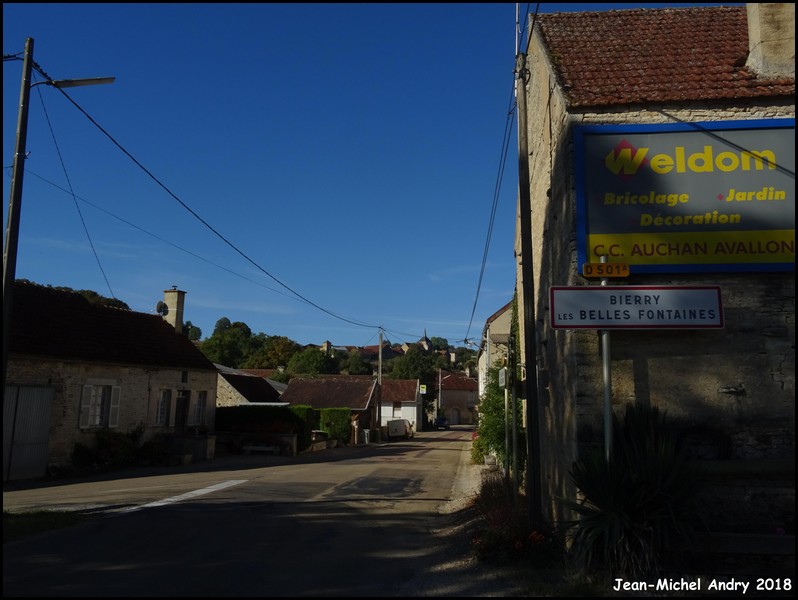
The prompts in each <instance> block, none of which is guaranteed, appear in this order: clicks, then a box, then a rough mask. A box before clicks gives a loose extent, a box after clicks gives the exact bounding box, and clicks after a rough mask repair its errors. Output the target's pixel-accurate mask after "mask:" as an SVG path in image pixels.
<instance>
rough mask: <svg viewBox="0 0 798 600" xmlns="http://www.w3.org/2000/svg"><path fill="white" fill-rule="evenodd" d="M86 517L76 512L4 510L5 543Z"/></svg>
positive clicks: (72, 523) (74, 522) (68, 524)
mask: <svg viewBox="0 0 798 600" xmlns="http://www.w3.org/2000/svg"><path fill="white" fill-rule="evenodd" d="M84 518H85V517H84V516H83V515H81V514H78V513H75V512H65V511H52V510H34V511H30V512H21V513H11V512H8V511H5V510H4V511H3V543H4V544H5V543H6V542H13V541H16V540H21V539H24V538H26V537H30V536H32V535H36V534H37V533H41V532H43V531H50V530H52V529H60V528H62V527H70V526H72V525H76V524H77V523H79V522H80V521H82V520H83V519H84Z"/></svg>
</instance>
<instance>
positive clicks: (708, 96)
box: [536, 6, 795, 107]
mask: <svg viewBox="0 0 798 600" xmlns="http://www.w3.org/2000/svg"><path fill="white" fill-rule="evenodd" d="M536 29H539V31H540V32H541V33H542V35H543V38H544V40H545V44H546V47H547V51H548V54H549V60H550V61H551V62H552V64H553V66H554V69H555V72H556V74H557V78H558V81H559V83H560V85H561V86H562V88H563V90H564V92H565V94H566V96H567V97H568V99H569V101H570V103H571V106H572V107H588V106H609V105H620V104H635V103H650V102H657V103H662V102H691V101H701V100H704V101H706V100H724V99H740V98H765V97H777V96H790V95H794V94H795V78H794V77H791V78H778V79H764V78H759V77H757V75H756V74H755V73H753V72H752V71H751V70H749V69H748V68H747V67H746V66H745V61H746V59H747V57H748V25H747V16H746V9H745V7H744V6H739V7H738V6H733V7H728V6H713V7H699V8H696V7H691V8H663V9H630V10H611V11H606V12H575V13H550V14H539V15H538V16H537V21H536Z"/></svg>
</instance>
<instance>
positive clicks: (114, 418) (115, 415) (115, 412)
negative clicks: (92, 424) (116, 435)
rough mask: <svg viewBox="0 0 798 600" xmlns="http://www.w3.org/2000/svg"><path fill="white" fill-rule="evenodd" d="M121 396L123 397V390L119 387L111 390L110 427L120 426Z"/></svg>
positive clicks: (116, 386)
mask: <svg viewBox="0 0 798 600" xmlns="http://www.w3.org/2000/svg"><path fill="white" fill-rule="evenodd" d="M120 395H121V389H120V387H119V386H118V385H115V386H114V387H113V388H112V389H111V413H110V414H109V415H108V427H117V426H119V404H120V399H119V397H120Z"/></svg>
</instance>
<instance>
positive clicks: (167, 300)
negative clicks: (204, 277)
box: [161, 285, 186, 334]
mask: <svg viewBox="0 0 798 600" xmlns="http://www.w3.org/2000/svg"><path fill="white" fill-rule="evenodd" d="M163 303H164V304H165V305H166V306H165V307H164V308H165V310H164V311H163V312H162V313H161V314H162V315H163V318H164V320H165V321H166V322H167V323H169V324H170V325H171V326H172V327H174V328H175V332H177V333H180V334H182V333H183V307H184V306H185V304H186V293H185V292H184V291H182V290H179V289H177V286H176V285H173V286H172V289H171V290H164V292H163Z"/></svg>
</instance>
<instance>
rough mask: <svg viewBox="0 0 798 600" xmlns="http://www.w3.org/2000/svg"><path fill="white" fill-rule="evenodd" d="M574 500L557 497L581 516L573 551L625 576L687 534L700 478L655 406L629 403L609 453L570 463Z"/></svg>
mask: <svg viewBox="0 0 798 600" xmlns="http://www.w3.org/2000/svg"><path fill="white" fill-rule="evenodd" d="M571 477H572V479H573V481H574V484H575V485H576V487H577V488H578V490H579V492H580V493H581V495H582V499H581V500H579V501H570V500H565V499H560V501H561V502H562V503H563V505H564V506H566V507H568V508H570V509H571V510H573V511H575V512H576V513H577V514H578V515H579V519H578V520H577V521H576V522H575V523H573V524H572V526H573V527H574V528H575V534H574V536H573V545H572V550H573V553H574V556H575V557H576V558H577V559H578V560H579V561H580V562H581V563H583V564H584V565H585V566H587V567H590V566H591V565H595V564H598V565H600V566H602V567H606V568H608V569H610V570H611V571H612V572H614V573H622V574H624V575H625V576H627V577H646V576H650V575H653V574H655V573H657V572H658V571H659V569H660V568H661V567H662V565H663V561H665V560H666V559H667V558H668V551H669V550H670V549H672V548H673V547H674V543H675V542H679V541H680V542H685V543H686V544H687V547H689V544H690V542H691V540H692V534H693V530H694V529H693V528H694V525H695V524H696V516H697V515H698V514H699V510H698V509H699V506H698V504H697V502H696V498H697V495H698V493H699V491H700V488H701V485H700V484H701V478H700V476H699V473H698V471H697V470H696V469H695V468H694V466H693V464H692V463H691V462H690V461H689V460H688V459H687V458H686V457H685V455H684V454H683V453H682V451H681V449H680V448H679V445H678V435H677V432H676V431H675V430H674V429H673V428H671V427H669V426H668V424H667V423H666V417H665V414H664V413H660V412H659V409H658V408H656V407H654V408H651V407H646V406H642V405H634V404H630V405H628V406H627V407H626V411H625V413H624V415H623V419H621V418H619V417H618V416H617V415H613V436H612V451H611V453H610V458H609V461H608V460H607V459H606V457H605V453H604V452H603V451H602V452H599V451H594V452H591V453H589V454H588V455H586V456H585V457H584V458H583V459H582V460H579V461H577V462H576V463H574V465H573V469H572V471H571Z"/></svg>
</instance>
